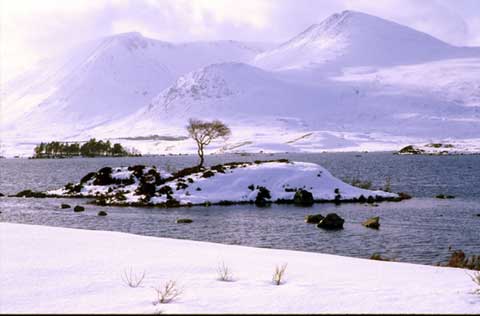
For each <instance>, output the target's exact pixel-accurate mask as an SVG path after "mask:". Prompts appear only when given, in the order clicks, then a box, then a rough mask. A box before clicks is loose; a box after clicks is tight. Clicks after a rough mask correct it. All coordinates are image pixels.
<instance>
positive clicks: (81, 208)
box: [73, 205, 85, 212]
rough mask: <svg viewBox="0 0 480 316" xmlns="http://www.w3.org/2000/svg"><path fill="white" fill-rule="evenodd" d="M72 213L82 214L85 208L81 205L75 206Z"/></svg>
mask: <svg viewBox="0 0 480 316" xmlns="http://www.w3.org/2000/svg"><path fill="white" fill-rule="evenodd" d="M73 211H74V212H83V211H85V208H84V207H83V206H81V205H77V206H75V207H74V208H73Z"/></svg>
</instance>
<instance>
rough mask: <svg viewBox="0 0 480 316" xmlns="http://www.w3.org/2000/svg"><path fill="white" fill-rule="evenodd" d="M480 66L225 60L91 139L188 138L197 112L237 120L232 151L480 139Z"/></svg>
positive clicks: (471, 62)
mask: <svg viewBox="0 0 480 316" xmlns="http://www.w3.org/2000/svg"><path fill="white" fill-rule="evenodd" d="M479 66H480V62H479V61H478V60H476V59H463V60H448V61H442V62H431V63H424V64H417V65H411V66H397V67H390V68H382V69H380V70H378V71H365V69H353V68H350V69H347V70H348V71H347V70H346V71H345V72H343V73H342V74H341V75H338V76H332V77H325V78H322V79H320V80H317V81H315V82H310V81H304V80H298V78H294V79H292V77H291V76H290V74H285V73H279V72H275V73H272V72H268V71H264V70H261V69H259V68H256V67H253V66H249V65H246V64H240V63H223V64H215V65H210V66H207V67H204V68H202V69H199V70H197V71H194V72H192V73H189V74H187V75H185V76H182V77H181V78H179V79H178V80H177V81H176V83H175V84H174V85H172V86H171V87H169V88H167V89H165V90H164V91H163V92H162V93H160V94H159V95H158V96H157V97H155V98H154V99H152V101H151V102H150V103H149V104H148V105H146V106H145V107H144V108H142V109H141V110H139V111H138V112H137V113H135V114H133V115H131V116H129V117H127V118H125V119H122V120H119V121H117V122H115V123H114V124H111V125H105V126H101V127H99V128H96V129H93V130H90V131H88V133H86V134H85V135H84V137H83V138H87V137H90V136H94V135H102V136H103V137H126V136H128V137H136V136H141V135H152V134H158V135H177V136H178V135H185V134H186V132H185V128H184V126H185V125H186V123H187V121H188V119H189V118H191V117H196V118H202V119H221V120H222V121H225V122H226V123H228V124H229V125H230V127H231V128H232V131H233V134H232V137H231V138H230V140H229V142H228V143H227V144H226V145H225V148H226V149H228V148H232V149H235V148H236V145H239V144H240V145H241V144H244V145H242V146H240V147H241V148H236V149H241V150H245V149H248V148H250V149H252V150H262V149H263V150H269V151H296V150H307V151H318V150H325V149H329V148H335V149H337V150H341V149H342V148H355V147H358V146H359V145H360V144H362V143H366V142H371V143H375V142H378V143H380V142H381V141H382V140H383V141H384V142H385V141H392V140H394V139H397V140H396V145H394V146H392V144H389V145H387V144H384V145H383V148H384V149H385V148H390V149H396V148H398V147H399V146H401V144H404V143H412V141H414V142H418V141H420V142H422V139H423V140H425V139H428V140H430V139H442V138H452V137H453V138H459V139H463V138H473V137H478V136H476V135H480V124H479V123H480V111H479V109H480V107H478V105H480V104H479V102H478V100H479V99H478V97H479V95H478V91H479V90H478V87H479V84H480V81H479V79H478V78H480V68H479ZM467 69H468V71H467ZM465 72H468V75H465ZM381 76H382V77H381ZM378 78H381V79H380V80H379V79H378ZM302 136H305V137H302ZM402 137H403V138H402ZM405 137H407V138H408V139H404V138H405ZM414 138H419V139H418V140H414ZM182 143H183V144H178V143H177V144H172V142H168V143H165V142H164V143H163V144H162V143H161V142H157V144H158V147H157V149H155V148H149V149H148V150H146V152H150V153H155V152H163V151H165V150H166V147H168V146H174V145H175V146H177V150H180V151H190V150H186V149H187V148H186V147H185V141H182ZM247 143H248V144H247ZM305 143H310V145H308V144H307V145H306V146H305ZM187 147H190V148H191V149H194V145H193V144H192V143H190V145H188V146H187ZM381 147H382V145H380V148H381ZM357 150H358V149H357ZM174 151H175V150H174Z"/></svg>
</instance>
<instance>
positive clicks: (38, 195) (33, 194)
mask: <svg viewBox="0 0 480 316" xmlns="http://www.w3.org/2000/svg"><path fill="white" fill-rule="evenodd" d="M15 196H16V197H28V198H30V197H32V198H45V197H47V195H46V194H45V193H43V192H35V191H32V190H23V191H20V192H18V193H17V194H16V195H15Z"/></svg>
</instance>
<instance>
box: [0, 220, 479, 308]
mask: <svg viewBox="0 0 480 316" xmlns="http://www.w3.org/2000/svg"><path fill="white" fill-rule="evenodd" d="M79 216H91V218H92V220H108V217H110V216H111V217H112V218H113V217H114V214H109V215H108V216H107V218H98V217H96V215H95V213H91V214H90V213H89V210H87V211H86V212H85V214H82V215H79ZM300 220H301V219H300ZM299 224H300V225H302V223H299ZM191 225H195V223H193V224H191ZM304 225H307V224H304ZM182 228H184V229H188V227H180V226H179V228H178V229H182ZM312 229H316V228H312ZM0 240H1V242H0V253H1V254H2V264H1V265H0V272H1V273H0V292H1V293H2V295H1V296H0V311H1V312H2V313H43V314H49V313H85V314H86V313H92V314H98V313H138V314H145V313H147V314H152V313H164V314H171V313H180V314H189V313H193V314H213V313H218V314H225V313H227V314H231V313H234V314H246V313H247V314H249V313H253V314H255V313H272V314H280V313H282V314H283V313H291V314H300V313H305V314H318V313H326V314H334V313H341V314H356V313H359V314H363V313H365V314H372V313H380V314H390V313H391V314H395V313H398V314H437V313H440V314H445V313H446V314H449V313H451V314H463V313H468V314H478V311H479V310H480V301H479V297H478V295H475V294H473V293H472V292H473V291H474V290H475V289H476V286H475V284H474V283H473V282H472V281H471V280H470V278H469V276H468V275H467V274H466V271H465V270H463V269H456V268H443V267H434V266H424V265H417V264H407V263H396V262H383V261H374V260H367V259H359V258H349V257H341V256H335V255H327V254H320V253H308V252H300V251H291V250H278V249H261V248H252V247H242V246H236V245H222V244H214V243H207V242H198V241H190V240H175V239H167V238H156V237H146V236H137V235H131V234H125V233H118V232H103V231H87V230H79V229H67V228H59V227H45V226H33V225H22V224H10V223H0ZM59 254H61V255H59ZM222 262H224V263H225V264H226V265H227V266H228V267H229V268H230V269H231V273H232V275H233V279H234V281H233V282H221V281H219V280H218V274H217V269H218V266H219V265H220V264H221V263H222ZM284 263H287V264H288V266H287V269H286V271H285V278H284V281H285V282H284V283H283V284H282V285H280V286H276V285H273V284H272V281H271V280H272V274H273V272H274V269H275V266H279V265H282V264H284ZM130 270H132V272H133V273H134V274H135V275H137V276H141V274H142V272H145V278H144V280H143V282H142V284H141V285H140V286H139V287H137V288H131V287H128V286H127V285H126V284H125V283H124V282H123V281H122V275H123V274H124V273H125V271H126V272H127V273H128V272H129V271H130ZM469 273H470V274H472V273H471V272H469ZM169 280H174V281H176V282H177V284H178V288H179V289H183V293H182V295H181V296H179V297H178V299H177V300H176V301H173V302H171V303H169V304H159V305H153V304H152V302H153V301H154V300H155V299H156V293H155V290H154V288H156V287H157V288H158V287H160V286H163V285H164V284H165V283H166V282H167V281H169ZM319 298H321V302H320V301H319Z"/></svg>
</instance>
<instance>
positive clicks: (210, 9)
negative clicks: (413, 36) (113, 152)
mask: <svg viewBox="0 0 480 316" xmlns="http://www.w3.org/2000/svg"><path fill="white" fill-rule="evenodd" d="M0 3H1V7H0V66H1V71H0V75H1V76H2V79H3V80H6V79H9V78H11V77H13V76H15V75H17V74H19V73H21V72H22V71H25V70H27V69H28V68H29V67H31V65H32V64H34V63H35V62H37V61H38V60H40V59H42V58H48V57H51V56H54V55H55V54H59V53H61V52H62V51H64V50H66V49H68V48H70V47H72V46H74V45H75V44H77V43H79V42H83V41H87V40H90V39H95V38H98V37H102V36H108V35H112V34H116V33H122V32H131V31H138V32H141V33H142V34H143V35H144V36H147V37H151V38H156V39H160V40H165V41H171V42H183V41H198V40H218V39H232V40H241V41H259V42H279V43H280V42H284V41H287V40H288V39H289V38H291V37H293V36H295V35H296V34H298V33H300V32H301V31H303V30H304V29H306V28H307V27H308V26H310V25H311V24H315V23H319V22H321V21H322V20H323V19H325V18H327V17H328V16H330V15H331V14H333V13H336V12H341V11H343V10H356V11H361V12H365V13H369V14H373V15H376V16H379V17H382V18H385V19H388V20H392V21H395V22H397V23H400V24H404V25H407V26H410V27H412V28H414V29H417V30H420V31H423V32H426V33H429V34H431V35H433V36H435V37H437V38H439V39H441V40H443V41H446V42H448V43H451V44H454V45H460V46H480V0H375V1H371V0H242V1H238V0H69V1H65V0H0ZM3 80H2V81H3Z"/></svg>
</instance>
